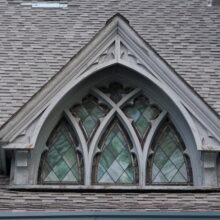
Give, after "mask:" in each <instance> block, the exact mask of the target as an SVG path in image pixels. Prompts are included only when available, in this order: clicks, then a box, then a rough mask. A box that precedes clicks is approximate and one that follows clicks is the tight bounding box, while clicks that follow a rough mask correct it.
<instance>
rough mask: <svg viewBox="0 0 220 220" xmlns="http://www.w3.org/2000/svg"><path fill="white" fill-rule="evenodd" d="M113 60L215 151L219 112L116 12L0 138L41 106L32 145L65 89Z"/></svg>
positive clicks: (9, 137) (20, 127)
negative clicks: (167, 102) (170, 104)
mask: <svg viewBox="0 0 220 220" xmlns="http://www.w3.org/2000/svg"><path fill="white" fill-rule="evenodd" d="M116 63H118V64H122V65H124V66H127V67H129V68H131V69H134V70H136V71H137V72H139V73H141V74H143V75H145V77H147V78H148V79H150V80H151V81H153V82H154V83H155V84H157V85H158V86H159V87H160V88H161V89H162V90H163V91H164V92H165V93H167V94H168V95H169V96H170V98H171V99H173V100H174V101H175V102H176V104H177V105H178V107H179V108H180V109H181V112H182V113H183V115H184V116H185V118H186V120H187V122H188V123H189V125H190V127H191V129H192V132H193V134H194V137H195V140H196V143H197V148H198V149H200V150H220V144H219V143H220V138H219V137H218V134H219V133H220V128H219V125H218V124H219V118H218V116H217V115H215V114H214V112H213V111H212V110H211V109H210V108H209V107H208V106H207V104H205V102H204V101H203V100H202V99H201V98H200V97H199V96H198V95H197V94H196V93H195V92H194V91H193V90H192V89H191V88H190V87H189V86H188V85H187V84H186V83H185V81H183V80H182V78H180V77H179V75H178V74H176V73H175V71H174V70H173V69H171V68H170V66H168V65H167V63H166V62H165V61H164V60H162V58H161V57H159V56H158V54H156V53H155V51H154V50H153V49H152V48H151V47H150V46H149V45H148V44H147V43H146V42H145V41H144V40H143V39H142V38H141V37H140V36H139V35H138V34H137V33H136V32H135V31H134V30H133V29H132V28H131V27H130V26H129V24H128V21H127V20H126V19H125V18H124V17H122V16H121V15H119V14H117V15H115V16H113V17H112V18H111V19H110V20H109V21H108V22H107V24H106V26H105V27H104V28H103V29H101V30H100V31H99V33H98V34H97V35H96V36H95V38H93V39H92V40H91V41H90V42H89V43H88V44H87V46H86V47H84V48H83V49H82V50H81V51H80V52H79V53H78V54H77V55H76V56H74V57H73V58H72V59H71V60H70V61H69V62H68V63H67V64H66V65H65V66H64V67H63V68H62V69H61V70H60V71H59V72H58V73H57V74H56V75H55V76H54V77H53V78H52V79H51V80H50V81H49V82H48V83H47V84H46V85H45V86H44V87H43V88H42V89H41V90H40V91H39V92H38V93H37V94H36V95H35V96H34V97H33V98H32V99H31V100H30V101H29V102H28V103H27V104H26V105H25V106H23V108H22V109H21V110H20V111H19V112H18V113H17V114H16V115H15V116H14V117H12V118H11V119H10V120H9V121H8V123H6V124H5V125H4V126H3V127H2V129H1V130H0V138H3V140H5V141H13V140H14V139H15V138H16V137H17V136H18V135H19V134H20V133H21V132H23V131H24V129H26V127H27V126H29V125H30V124H31V123H32V122H33V121H34V120H35V119H36V118H37V117H39V115H40V114H41V113H42V112H43V111H44V110H45V109H46V111H45V112H44V114H43V115H42V117H41V118H40V120H39V122H38V123H37V125H36V127H35V131H36V132H35V135H34V138H32V143H30V144H31V145H28V144H27V145H28V146H32V147H34V145H35V144H34V143H35V142H36V139H37V135H38V134H39V131H40V129H41V126H42V125H43V122H44V120H45V119H46V117H47V115H48V114H49V112H50V111H52V109H53V107H54V106H55V105H56V103H57V102H58V101H59V100H61V99H62V97H63V96H64V94H66V93H67V92H68V91H69V90H70V89H72V88H73V87H74V85H76V84H77V83H78V82H80V81H82V80H83V79H84V78H85V77H87V76H88V75H91V74H93V73H95V72H96V71H97V70H101V69H102V68H106V67H108V66H111V65H113V64H116ZM64 88H65V89H64ZM195 124H196V125H195ZM197 127H201V128H200V129H197ZM198 130H201V131H198ZM204 130H205V131H204ZM209 137H211V139H210V138H209Z"/></svg>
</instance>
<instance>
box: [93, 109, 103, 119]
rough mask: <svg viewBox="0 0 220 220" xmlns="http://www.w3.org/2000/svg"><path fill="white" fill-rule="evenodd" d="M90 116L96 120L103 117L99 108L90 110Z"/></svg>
mask: <svg viewBox="0 0 220 220" xmlns="http://www.w3.org/2000/svg"><path fill="white" fill-rule="evenodd" d="M90 113H91V115H93V116H95V117H96V118H101V117H102V116H103V112H102V111H101V109H100V108H97V107H94V108H93V109H91V112H90Z"/></svg>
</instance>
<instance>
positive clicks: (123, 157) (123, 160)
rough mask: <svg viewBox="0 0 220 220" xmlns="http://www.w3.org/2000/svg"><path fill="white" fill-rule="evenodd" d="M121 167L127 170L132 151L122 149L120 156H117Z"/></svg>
mask: <svg viewBox="0 0 220 220" xmlns="http://www.w3.org/2000/svg"><path fill="white" fill-rule="evenodd" d="M116 160H117V161H118V162H119V164H120V165H121V167H122V168H123V169H124V170H125V169H126V168H127V167H128V166H129V165H130V162H131V160H130V153H129V152H128V151H127V150H123V151H121V153H120V154H119V156H118V157H117V158H116Z"/></svg>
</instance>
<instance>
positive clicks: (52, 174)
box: [44, 171, 59, 182]
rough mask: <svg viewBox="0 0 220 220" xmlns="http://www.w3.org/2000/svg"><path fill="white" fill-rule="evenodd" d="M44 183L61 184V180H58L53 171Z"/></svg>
mask: <svg viewBox="0 0 220 220" xmlns="http://www.w3.org/2000/svg"><path fill="white" fill-rule="evenodd" d="M44 181H45V182H59V179H58V178H57V176H56V174H55V173H54V172H53V171H51V172H50V174H49V175H48V176H47V177H46V179H45V180H44Z"/></svg>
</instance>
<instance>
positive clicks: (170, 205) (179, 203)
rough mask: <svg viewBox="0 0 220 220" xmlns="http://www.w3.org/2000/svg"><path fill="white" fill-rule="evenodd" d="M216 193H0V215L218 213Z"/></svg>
mask: <svg viewBox="0 0 220 220" xmlns="http://www.w3.org/2000/svg"><path fill="white" fill-rule="evenodd" d="M219 201H220V193H219V192H209V193H208V192H206V193H201V192H200V193H198V192H197V193H196V192H173V193H168V192H162V193H161V192H147V193H143V192H142V193H138V192H135V193H128V192H124V193H122V192H121V193H118V192H117V193H114V192H111V193H104V192H102V193H100V192H99V193H97V192H23V191H10V190H6V189H0V211H64V210H72V211H77V210H94V211H106V210H111V211H112V210H113V211H125V210H130V211H132V210H135V211H147V210H151V211H157V210H158V211H159V210H160V211H167V210H169V211H219V209H220V203H219Z"/></svg>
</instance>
